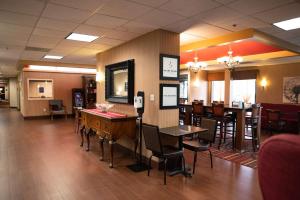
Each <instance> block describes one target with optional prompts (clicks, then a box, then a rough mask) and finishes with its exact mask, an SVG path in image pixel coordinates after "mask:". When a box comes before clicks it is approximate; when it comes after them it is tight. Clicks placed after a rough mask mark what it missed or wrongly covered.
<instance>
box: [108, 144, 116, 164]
mask: <svg viewBox="0 0 300 200" xmlns="http://www.w3.org/2000/svg"><path fill="white" fill-rule="evenodd" d="M114 144H115V141H113V140H110V141H109V151H110V162H109V167H110V168H113V167H114Z"/></svg>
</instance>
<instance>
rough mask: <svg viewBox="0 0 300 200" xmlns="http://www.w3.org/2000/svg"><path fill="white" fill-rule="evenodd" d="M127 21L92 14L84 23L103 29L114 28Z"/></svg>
mask: <svg viewBox="0 0 300 200" xmlns="http://www.w3.org/2000/svg"><path fill="white" fill-rule="evenodd" d="M127 21H128V20H126V19H121V18H117V17H111V16H106V15H101V14H94V15H93V16H92V17H90V18H89V19H88V20H87V21H86V22H85V23H86V24H88V25H95V26H100V27H104V28H115V27H118V26H121V25H123V24H125V23H126V22H127Z"/></svg>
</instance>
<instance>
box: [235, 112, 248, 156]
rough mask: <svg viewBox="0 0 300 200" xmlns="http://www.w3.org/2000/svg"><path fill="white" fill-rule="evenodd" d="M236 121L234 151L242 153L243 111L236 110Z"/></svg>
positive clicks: (244, 113)
mask: <svg viewBox="0 0 300 200" xmlns="http://www.w3.org/2000/svg"><path fill="white" fill-rule="evenodd" d="M236 114H237V119H236V136H235V149H237V150H239V151H242V150H243V148H244V138H245V116H246V112H245V110H237V111H236Z"/></svg>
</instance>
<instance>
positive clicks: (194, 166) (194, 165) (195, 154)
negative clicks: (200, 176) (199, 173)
mask: <svg viewBox="0 0 300 200" xmlns="http://www.w3.org/2000/svg"><path fill="white" fill-rule="evenodd" d="M196 162H197V151H195V152H194V163H193V174H195V168H196Z"/></svg>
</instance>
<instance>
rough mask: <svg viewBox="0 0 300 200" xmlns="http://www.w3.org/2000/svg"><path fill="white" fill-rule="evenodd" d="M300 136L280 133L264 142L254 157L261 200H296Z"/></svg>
mask: <svg viewBox="0 0 300 200" xmlns="http://www.w3.org/2000/svg"><path fill="white" fill-rule="evenodd" d="M299 157H300V136H298V135H291V134H280V135H276V136H272V137H271V138H269V139H267V140H266V141H264V143H263V144H262V146H261V148H260V150H259V155H258V178H259V183H260V188H261V191H262V196H263V199H265V200H277V199H278V200H279V199H289V200H294V199H295V200H296V199H300V190H299V188H300V181H299V180H300V173H299V171H300V170H299V166H300V159H299Z"/></svg>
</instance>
